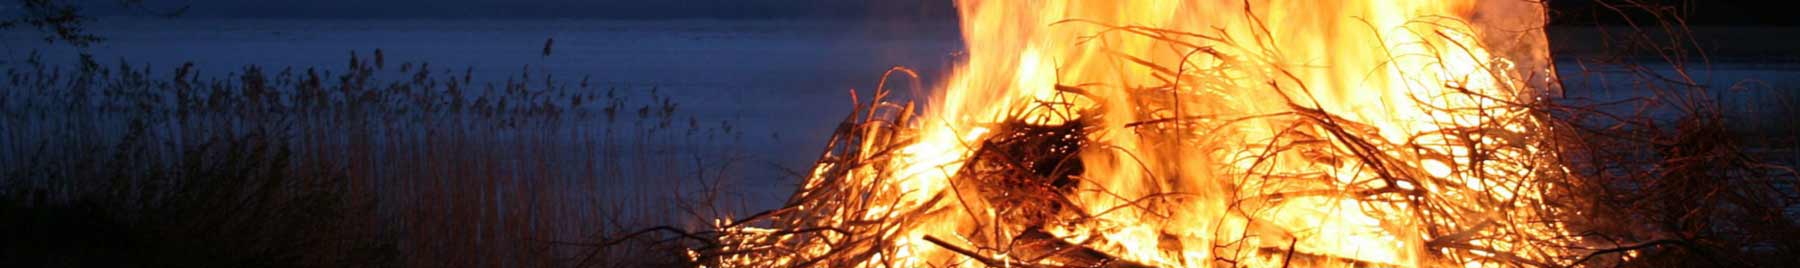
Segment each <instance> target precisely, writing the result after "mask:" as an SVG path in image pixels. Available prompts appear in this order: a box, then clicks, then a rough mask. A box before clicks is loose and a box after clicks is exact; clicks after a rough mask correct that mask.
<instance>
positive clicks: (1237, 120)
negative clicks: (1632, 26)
mask: <svg viewBox="0 0 1800 268" xmlns="http://www.w3.org/2000/svg"><path fill="white" fill-rule="evenodd" d="M957 5H958V8H959V10H960V15H961V18H962V32H963V34H964V40H965V41H966V42H967V44H966V48H967V50H968V51H967V52H968V55H969V57H968V59H967V61H966V62H965V63H964V64H962V65H961V66H958V68H957V69H956V72H955V73H954V76H953V78H952V79H950V80H949V82H948V83H947V84H946V85H943V90H942V92H943V93H942V94H943V95H942V96H941V98H939V99H937V100H936V103H933V105H931V106H930V107H933V110H931V111H928V112H927V113H926V114H925V118H924V122H923V123H922V125H921V126H919V127H920V129H919V133H918V135H919V137H918V140H917V141H916V142H914V143H912V144H910V145H908V146H906V147H904V149H902V150H901V151H900V152H899V157H898V159H897V160H896V161H894V162H892V164H891V165H892V166H890V167H887V168H885V169H883V170H885V171H873V170H869V171H865V172H858V173H852V175H850V176H851V177H852V178H846V179H848V180H864V181H867V180H875V179H876V178H878V177H880V178H885V180H882V181H881V182H880V183H879V186H878V187H879V189H877V190H875V191H874V192H871V193H868V194H869V195H876V196H887V197H892V199H893V200H895V201H894V202H887V203H882V204H878V205H873V206H871V209H869V210H867V211H864V212H863V213H864V214H863V215H857V217H858V218H864V219H894V220H905V221H910V223H909V224H907V225H905V227H902V228H899V229H897V230H896V231H895V233H894V234H892V235H893V236H894V237H896V238H895V239H894V240H895V241H894V243H893V244H891V245H883V247H884V248H889V249H891V250H886V251H883V252H881V253H880V254H878V255H881V254H886V256H874V257H870V258H869V259H868V261H867V262H865V263H864V266H878V265H877V264H889V265H899V266H902V267H913V266H922V265H945V264H948V265H966V266H979V265H983V264H984V263H981V262H976V261H973V260H971V257H973V256H970V254H977V255H986V256H983V257H986V258H989V259H992V260H1009V259H1010V260H1019V259H1025V258H1020V256H1009V255H1008V254H1014V253H1015V252H1014V251H1008V250H1006V249H1007V248H1008V247H1011V246H1018V245H1012V244H1009V243H1010V242H1016V241H1011V238H1013V237H1016V236H1018V235H1020V233H1021V232H1025V231H1026V229H1031V228H1037V229H1041V231H1043V232H1047V233H1049V234H1051V235H1053V236H1055V237H1056V239H1059V240H1061V241H1064V242H1066V243H1069V244H1072V245H1079V246H1082V247H1085V248H1091V249H1093V250H1097V251H1100V252H1104V253H1106V254H1107V255H1110V256H1112V257H1117V258H1121V259H1123V260H1124V261H1129V262H1133V263H1138V264H1144V265H1152V266H1181V267H1211V266H1251V267H1280V266H1293V267H1319V266H1369V265H1374V266H1396V267H1437V266H1450V265H1456V266H1465V267H1486V266H1502V265H1507V264H1512V265H1518V264H1524V265H1537V266H1544V265H1553V264H1555V263H1556V261H1557V260H1558V258H1560V257H1563V256H1566V255H1567V254H1568V252H1563V250H1558V249H1554V248H1549V247H1544V246H1540V245H1539V244H1536V243H1533V241H1539V240H1541V239H1551V238H1552V237H1567V236H1568V235H1567V233H1568V231H1567V230H1566V228H1567V227H1566V226H1563V225H1561V224H1558V223H1555V221H1538V220H1536V219H1542V218H1553V217H1558V216H1559V214H1557V213H1558V212H1557V211H1556V210H1555V209H1554V208H1555V205H1554V204H1552V202H1549V201H1546V200H1545V198H1544V196H1543V195H1544V193H1546V192H1552V191H1555V190H1556V189H1555V188H1553V187H1554V186H1553V185H1552V184H1549V183H1545V182H1543V180H1542V178H1543V177H1546V176H1556V175H1557V174H1562V172H1563V170H1562V168H1561V167H1559V166H1557V165H1555V164H1554V163H1553V162H1549V161H1540V160H1539V159H1547V156H1548V155H1553V154H1555V152H1553V150H1548V149H1543V148H1544V147H1545V146H1544V145H1543V141H1542V139H1541V138H1540V136H1541V135H1535V134H1534V133H1538V132H1539V131H1545V130H1546V129H1547V128H1548V126H1546V125H1545V124H1543V123H1540V122H1539V120H1537V119H1536V118H1535V117H1534V116H1535V115H1534V113H1533V112H1532V110H1531V109H1530V106H1531V104H1532V103H1534V102H1535V100H1536V99H1537V98H1538V97H1539V96H1541V95H1543V94H1547V93H1550V91H1551V90H1552V88H1551V85H1552V83H1550V82H1551V81H1552V79H1553V77H1551V74H1553V73H1554V72H1552V71H1551V70H1550V68H1551V66H1550V65H1549V62H1550V61H1549V60H1548V49H1547V45H1546V43H1545V40H1544V36H1543V32H1542V31H1541V29H1540V27H1541V26H1542V25H1543V23H1544V16H1545V11H1544V7H1543V6H1542V5H1541V3H1533V2H1530V1H1522V0H1487V1H1477V0H1386V1H1286V0H1248V1H1245V0H1185V1H1182V0H1160V1H1158V0H1152V1H1121V2H1115V1H1012V0H961V1H958V2H957ZM1046 103H1055V104H1056V105H1045V104H1046ZM1076 114H1079V115H1080V116H1076ZM1006 118H1013V119H1018V118H1025V119H1026V122H1028V123H1031V124H1040V125H1056V124H1063V123H1067V121H1068V120H1074V119H1076V118H1082V120H1090V121H1091V122H1092V124H1094V130H1092V131H1090V132H1089V133H1087V136H1086V139H1087V140H1089V141H1090V142H1091V145H1089V146H1086V148H1085V149H1082V151H1081V152H1080V153H1079V161H1080V162H1081V163H1082V164H1083V165H1084V166H1085V169H1084V171H1082V173H1081V174H1080V175H1079V176H1075V177H1077V178H1079V179H1080V182H1079V183H1078V184H1076V186H1074V188H1075V189H1074V190H1073V191H1070V192H1068V193H1066V198H1067V199H1068V200H1069V202H1070V203H1071V204H1072V205H1073V206H1074V208H1073V209H1074V210H1075V212H1074V213H1069V214H1071V215H1074V216H1068V217H1066V218H1064V219H1059V220H1056V221H1052V222H1053V223H1051V224H1046V225H1045V226H1017V224H1016V222H1020V220H1019V219H1007V218H1005V217H1002V216H1000V215H999V213H998V212H997V211H998V210H1004V209H1005V208H1004V207H1000V205H997V204H988V203H987V202H985V201H983V200H980V198H964V197H965V196H969V195H972V193H969V191H972V190H971V189H969V186H967V185H966V184H967V183H968V182H959V178H958V175H959V174H956V172H958V171H959V170H961V169H962V167H961V166H962V165H963V164H964V163H966V162H967V161H968V160H969V159H970V158H971V157H972V154H973V153H974V150H976V148H975V147H976V146H977V145H978V144H980V143H981V141H982V140H984V139H986V138H989V135H988V134H989V133H990V132H992V131H991V130H990V128H991V127H992V126H994V124H996V123H999V122H1000V121H1002V120H1004V119H1006ZM819 181H820V180H819V179H818V178H815V179H814V180H812V181H809V185H811V184H812V183H818V182H819ZM959 183H961V184H959ZM808 187H811V186H808ZM946 195H948V196H951V197H954V198H944V196H946ZM897 212H919V213H897ZM892 215H917V216H913V217H910V218H893V216H892ZM928 238H931V239H937V240H938V241H927V239H928ZM1564 242H1566V241H1564ZM946 244H947V245H946ZM947 246H949V247H961V248H968V249H976V250H972V251H970V250H964V251H962V252H959V251H955V250H950V249H949V248H948V247H947ZM813 250H815V251H820V252H823V251H828V250H830V249H828V248H824V247H822V246H821V247H818V248H813ZM1297 256H1298V257H1297ZM1029 259H1032V261H1040V262H1042V261H1052V262H1053V261H1054V260H1046V259H1044V258H1035V257H1034V258H1029ZM895 260H897V261H895ZM986 264H987V265H992V264H994V263H986Z"/></svg>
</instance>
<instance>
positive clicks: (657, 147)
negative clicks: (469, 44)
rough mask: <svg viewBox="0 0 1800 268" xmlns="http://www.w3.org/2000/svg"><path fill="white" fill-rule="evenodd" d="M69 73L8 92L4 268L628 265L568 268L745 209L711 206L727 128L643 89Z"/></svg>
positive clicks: (393, 75) (379, 70)
mask: <svg viewBox="0 0 1800 268" xmlns="http://www.w3.org/2000/svg"><path fill="white" fill-rule="evenodd" d="M366 55H372V56H366ZM70 66H72V67H64V66H62V65H56V64H49V63H44V62H42V61H41V60H40V59H39V58H38V57H37V56H35V54H34V56H32V57H31V58H29V59H26V60H25V61H23V62H22V63H21V64H18V65H14V66H10V68H9V69H8V70H7V72H6V75H7V77H5V84H4V87H5V90H0V176H3V177H0V201H4V202H3V203H4V204H5V206H4V208H5V210H4V212H0V224H3V225H4V226H5V227H8V228H6V229H7V230H10V231H9V232H14V233H15V234H18V235H17V236H9V237H10V238H8V239H9V241H8V243H5V244H7V245H10V246H3V247H0V259H5V260H7V261H5V262H6V263H12V264H19V265H21V266H65V265H104V263H113V264H145V265H154V264H159V263H160V264H166V265H170V266H399V265H404V266H428V267H441V266H576V265H586V266H594V265H596V264H605V265H602V266H616V265H632V264H633V262H623V261H618V262H607V263H592V262H590V263H582V262H581V261H582V257H585V256H586V254H585V253H586V252H587V251H586V249H587V248H589V247H588V246H585V245H586V244H589V243H591V242H593V241H595V240H596V237H602V236H609V235H612V234H614V233H621V232H627V231H634V230H636V229H639V228H642V227H643V226H652V225H662V224H683V223H692V222H693V221H692V220H691V219H694V218H697V216H692V215H682V214H669V213H665V211H680V210H682V209H683V207H681V206H678V205H677V204H692V203H695V202H694V201H681V202H677V201H679V200H685V199H694V200H698V199H701V198H711V200H708V201H710V202H717V203H723V204H742V203H743V202H728V201H731V198H736V197H734V196H730V195H724V194H726V193H730V191H728V190H729V189H727V187H728V186H729V185H732V183H735V181H736V180H738V179H739V178H741V177H742V176H744V175H742V174H744V173H745V172H744V171H743V170H745V169H747V168H748V167H749V166H752V164H754V163H753V162H750V161H751V159H752V158H750V157H748V156H747V155H746V153H745V151H744V149H743V146H741V144H743V139H744V138H743V135H742V133H739V132H736V131H734V130H733V129H732V128H731V127H730V125H729V124H731V123H732V122H702V121H700V120H698V119H695V118H693V117H692V116H691V115H688V113H686V112H685V111H683V110H682V109H681V108H682V107H680V105H679V103H678V102H677V101H676V100H674V99H673V98H672V97H669V96H667V94H663V93H662V92H660V91H659V90H657V89H655V88H615V87H605V88H602V87H601V86H599V85H594V84H590V83H589V81H587V80H586V79H582V80H579V81H565V80H556V79H553V77H551V76H550V75H549V74H547V72H543V71H541V70H538V69H534V68H532V67H530V66H526V67H525V68H523V69H522V71H521V73H520V74H518V75H517V76H511V77H505V78H504V79H503V81H500V80H495V81H496V82H480V81H489V80H491V79H484V80H477V78H476V77H474V74H473V73H471V71H470V70H469V69H462V70H458V69H449V68H438V67H436V66H431V65H429V64H428V63H411V62H408V63H401V64H394V63H393V62H387V60H386V59H384V57H383V55H382V53H381V52H380V51H379V50H376V51H375V52H374V53H371V54H363V55H358V54H357V53H354V52H353V53H351V54H350V56H349V60H348V61H346V65H344V66H343V67H341V69H336V70H327V69H281V70H272V69H265V68H263V67H260V66H248V67H244V68H243V69H241V70H240V71H237V72H232V73H226V74H214V75H210V76H209V75H205V74H201V73H199V72H198V71H197V69H198V68H196V67H195V66H194V65H193V64H187V65H184V66H180V67H178V68H174V69H172V70H158V69H153V68H151V66H134V65H132V64H129V63H126V62H123V61H121V62H119V63H117V64H102V63H99V62H96V61H95V60H93V59H91V58H88V57H83V58H82V59H81V62H78V63H76V64H73V65H70ZM697 174H699V175H697ZM696 180H698V181H699V182H695V181H696ZM702 185H704V186H707V187H708V188H704V189H698V188H700V187H701V186H702ZM697 193H708V194H710V195H705V196H699V197H696V195H697ZM726 209H742V208H741V207H732V206H723V205H721V206H719V207H718V208H709V210H707V211H709V212H711V213H726V212H723V211H724V210H726ZM696 211H698V210H696ZM696 213H698V212H696ZM707 217H712V215H708V216H707ZM67 223H74V224H76V225H65V224H67ZM65 243H68V244H67V245H63V246H57V245H62V244H65ZM90 248H91V249H90ZM636 257H637V258H634V259H633V260H634V261H637V264H643V263H652V264H654V263H669V262H678V261H681V260H682V259H684V258H681V257H680V256H678V255H670V256H663V258H656V256H654V255H637V256H636ZM96 262H98V263H96Z"/></svg>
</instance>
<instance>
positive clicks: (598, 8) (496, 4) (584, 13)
mask: <svg viewBox="0 0 1800 268" xmlns="http://www.w3.org/2000/svg"><path fill="white" fill-rule="evenodd" d="M143 1H145V2H146V3H152V4H156V5H159V6H180V5H186V6H189V7H190V8H191V9H190V10H189V12H188V13H187V16H193V17H325V18H413V17H439V18H512V17H517V18H613V19H666V18H724V19H735V18H813V17H843V18H862V17H917V18H934V17H949V16H954V11H953V10H952V7H951V6H952V4H951V1H952V0H143Z"/></svg>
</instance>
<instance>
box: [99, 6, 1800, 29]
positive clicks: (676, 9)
mask: <svg viewBox="0 0 1800 268" xmlns="http://www.w3.org/2000/svg"><path fill="white" fill-rule="evenodd" d="M143 1H145V2H147V3H151V4H153V5H159V6H182V5H185V6H189V7H190V8H191V10H190V11H189V12H188V13H187V16H192V17H324V18H417V17H437V18H607V19H668V18H722V19H739V18H831V17H836V18H868V17H897V18H919V19H937V18H948V17H951V16H954V14H955V12H954V11H953V10H952V2H953V0H143ZM1322 1H1334V0H1322ZM1549 1H1550V3H1551V5H1552V6H1553V7H1554V9H1555V10H1556V13H1555V14H1554V15H1553V18H1555V21H1556V23H1557V24H1594V23H1600V24H1616V23H1618V22H1619V21H1620V20H1617V19H1616V17H1617V16H1616V15H1613V13H1611V12H1610V11H1608V10H1607V9H1604V8H1602V7H1600V6H1597V5H1595V4H1593V1H1594V0H1549ZM1612 1H1613V2H1620V1H1619V0H1612ZM1638 1H1640V2H1649V3H1658V4H1664V5H1668V6H1672V7H1674V8H1677V9H1678V10H1680V11H1681V12H1682V13H1684V14H1687V16H1689V18H1690V20H1689V22H1690V24H1694V25H1789V26H1800V15H1796V14H1793V13H1794V11H1791V10H1788V9H1785V8H1781V7H1777V5H1779V4H1771V3H1768V2H1770V1H1766V0H1638ZM96 2H111V1H96ZM1596 14H1599V15H1598V16H1596ZM1597 18H1598V19H1597Z"/></svg>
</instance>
